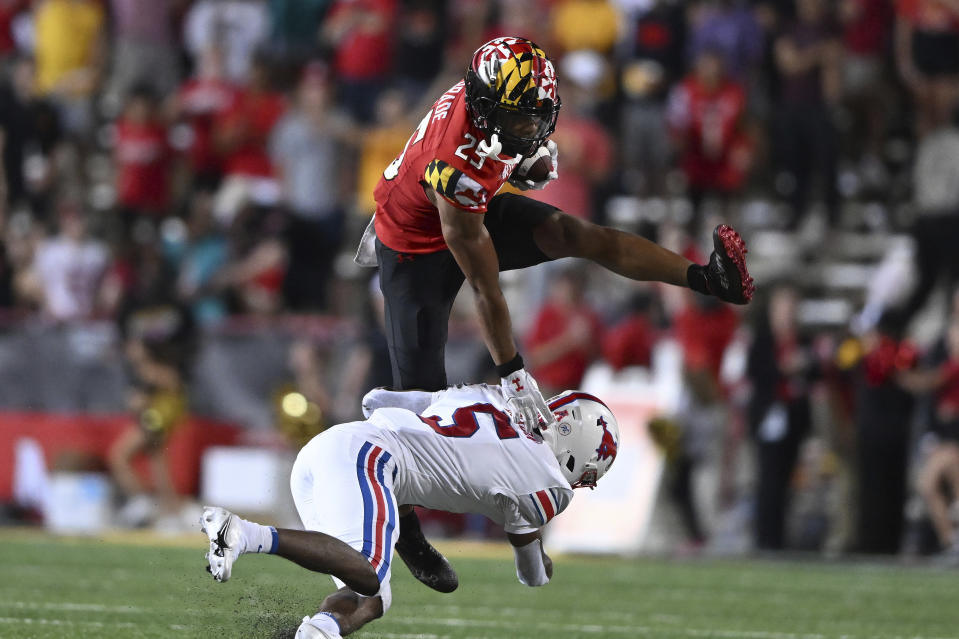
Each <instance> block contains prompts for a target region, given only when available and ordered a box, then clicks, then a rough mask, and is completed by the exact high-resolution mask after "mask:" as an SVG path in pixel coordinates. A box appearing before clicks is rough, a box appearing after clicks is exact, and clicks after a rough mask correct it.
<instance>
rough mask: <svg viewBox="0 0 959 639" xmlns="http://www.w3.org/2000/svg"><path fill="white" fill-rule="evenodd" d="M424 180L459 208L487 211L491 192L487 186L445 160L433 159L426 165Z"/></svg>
mask: <svg viewBox="0 0 959 639" xmlns="http://www.w3.org/2000/svg"><path fill="white" fill-rule="evenodd" d="M423 182H424V183H425V184H428V185H429V186H431V187H432V188H433V190H434V191H436V194H437V195H439V196H440V197H441V198H443V199H444V200H446V201H447V202H449V203H450V204H452V205H453V206H455V207H456V208H458V209H463V210H465V211H471V212H473V213H486V205H487V201H488V200H489V193H488V192H487V190H486V188H485V187H484V186H483V185H482V184H480V183H479V182H477V181H476V180H474V179H473V178H471V177H470V176H468V175H466V174H465V173H463V172H462V171H460V170H459V169H457V168H456V167H454V166H452V165H450V164H447V163H446V162H444V161H443V160H433V161H432V162H430V163H429V164H428V165H427V166H426V171H425V172H424V173H423Z"/></svg>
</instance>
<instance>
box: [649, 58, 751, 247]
mask: <svg viewBox="0 0 959 639" xmlns="http://www.w3.org/2000/svg"><path fill="white" fill-rule="evenodd" d="M745 110H746V94H745V92H744V91H743V88H742V87H741V86H740V85H739V84H738V83H736V82H734V81H733V80H731V79H730V78H729V77H727V75H726V71H725V69H724V66H723V59H722V57H721V56H720V54H719V53H718V52H716V51H714V50H710V49H706V50H704V51H702V52H701V53H700V54H699V56H698V57H697V58H696V66H695V69H694V71H693V73H691V74H690V75H688V76H687V77H686V78H685V79H684V80H683V81H682V83H680V84H679V86H677V87H676V88H675V89H674V90H673V93H672V95H671V96H670V100H669V106H668V110H667V119H668V121H669V126H670V130H671V132H672V134H673V139H674V140H675V142H676V145H677V147H678V148H679V151H680V154H681V160H680V163H681V164H682V168H683V173H685V175H686V181H687V183H688V186H689V195H690V198H691V199H692V202H693V207H694V218H693V222H692V227H691V229H692V231H693V233H697V232H698V231H699V227H700V222H701V219H700V215H701V207H702V203H703V200H704V199H705V197H706V196H716V197H719V198H720V199H721V200H723V201H726V200H728V199H729V198H730V197H731V196H733V195H735V194H736V193H738V192H739V191H740V189H741V188H742V186H743V183H744V182H745V180H746V174H747V172H748V171H749V166H750V164H751V161H752V157H751V150H750V145H749V142H748V139H747V137H746V135H745V134H744V133H743V131H742V127H741V123H742V118H743V114H744V113H745Z"/></svg>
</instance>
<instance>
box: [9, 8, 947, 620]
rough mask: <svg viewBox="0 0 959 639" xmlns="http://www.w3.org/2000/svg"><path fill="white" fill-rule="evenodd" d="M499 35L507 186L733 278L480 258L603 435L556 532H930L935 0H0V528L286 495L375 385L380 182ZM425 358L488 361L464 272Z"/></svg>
mask: <svg viewBox="0 0 959 639" xmlns="http://www.w3.org/2000/svg"><path fill="white" fill-rule="evenodd" d="M503 34H509V35H522V36H525V37H528V38H530V39H532V40H534V41H536V42H537V43H539V44H540V45H542V46H543V47H544V48H545V50H546V51H547V52H548V53H549V54H550V55H551V56H552V57H553V58H554V60H556V62H557V65H558V66H557V68H558V72H559V77H560V93H561V96H562V99H563V109H562V112H561V114H560V118H559V124H558V127H557V130H556V133H555V136H554V139H555V140H556V141H557V143H558V144H559V148H560V170H559V174H560V177H559V179H558V180H556V181H555V182H554V183H552V184H551V185H550V186H549V188H547V189H546V190H544V191H541V192H536V193H535V194H534V197H537V198H540V199H543V200H544V201H547V202H552V203H557V204H558V205H561V206H562V208H563V209H564V210H566V211H567V212H569V213H571V214H573V215H577V216H581V217H584V218H588V219H592V220H595V221H599V222H602V223H605V224H609V225H613V226H617V227H620V228H624V229H629V230H632V231H634V232H639V233H642V234H644V235H646V236H648V237H650V238H653V239H655V240H656V241H658V242H660V243H662V244H664V245H666V246H668V247H670V248H673V249H674V250H677V251H680V252H683V253H685V254H686V255H688V256H689V257H691V258H693V259H698V260H700V261H702V260H703V258H704V256H705V255H707V254H708V247H709V243H708V238H709V232H710V230H711V229H712V228H713V226H714V225H715V224H716V223H718V222H720V221H722V222H728V223H731V224H732V225H734V226H735V227H736V228H737V229H738V230H739V231H740V232H741V233H742V234H743V236H744V238H745V239H746V241H747V243H748V245H749V246H750V249H751V250H750V254H749V260H750V261H749V266H750V270H751V271H752V273H753V275H754V276H755V278H756V282H757V286H758V288H759V295H758V299H757V300H756V301H755V302H754V303H753V304H752V305H750V306H749V307H748V308H745V309H740V308H732V307H729V306H724V305H719V304H714V303H712V302H711V301H710V300H709V299H706V298H703V297H697V296H694V295H693V294H691V293H690V292H689V291H685V290H679V289H675V288H669V287H665V286H653V285H643V284H637V283H631V282H627V281H625V280H622V279H616V278H614V277H612V276H609V275H608V274H606V273H605V272H600V271H595V270H593V269H591V268H589V267H588V266H586V265H584V264H581V263H557V264H552V265H545V266H543V267H540V268H537V269H530V270H528V271H524V272H519V273H517V272H512V273H508V274H504V276H503V280H504V288H505V290H506V293H507V297H508V300H509V302H510V308H511V311H512V316H513V320H514V326H515V328H516V330H517V334H518V338H519V340H520V344H521V350H522V351H523V352H524V354H525V356H526V360H527V362H528V363H529V364H530V367H531V369H532V373H533V375H534V376H535V377H536V379H537V380H538V381H539V383H540V385H541V386H542V387H543V389H544V392H545V393H546V394H547V395H548V394H549V393H551V392H554V391H558V390H560V389H564V388H571V387H585V388H586V389H588V390H590V391H592V392H595V393H597V394H599V395H601V396H603V397H604V398H609V399H610V401H611V402H613V403H614V404H615V405H616V406H615V407H614V408H615V409H616V411H617V414H620V421H621V423H623V428H624V443H625V446H624V450H623V451H622V452H621V460H620V461H619V463H618V464H617V465H616V466H614V468H613V471H612V472H611V474H610V477H611V479H608V480H605V481H604V486H603V487H602V488H601V489H600V490H599V491H597V492H596V493H594V494H591V495H588V496H583V498H582V499H580V498H578V499H577V501H576V502H574V508H573V509H572V510H571V512H570V513H569V514H568V515H567V516H565V517H564V518H560V520H558V521H557V523H556V525H555V530H553V531H551V543H552V544H553V545H554V547H558V548H560V549H566V550H575V551H594V552H601V553H609V552H617V553H624V554H627V555H635V554H638V553H643V552H656V553H665V554H667V555H677V556H683V557H686V556H691V555H699V554H724V555H730V554H731V555H744V554H745V555H748V554H750V553H752V552H755V551H806V552H809V553H811V554H812V555H813V556H814V555H815V554H817V553H819V554H823V555H827V556H830V557H833V556H837V555H838V556H841V555H846V554H853V553H854V554H857V555H858V554H861V553H867V554H884V555H905V556H909V557H918V556H925V555H931V556H934V557H935V558H936V559H935V561H940V560H941V561H946V562H948V561H950V559H956V558H957V556H959V553H957V550H956V548H957V545H956V543H957V539H959V537H957V536H956V533H955V532H954V531H955V528H956V520H957V517H959V513H957V508H956V506H955V504H956V503H957V498H959V447H957V444H956V441H957V440H959V372H957V371H959V297H957V296H956V295H955V289H954V287H955V284H956V274H957V272H959V254H957V252H956V250H957V249H956V247H957V246H959V128H957V127H959V120H957V117H956V115H957V105H959V102H957V96H959V2H956V1H955V0H899V1H898V2H897V1H894V0H838V1H836V2H827V1H826V0H795V1H791V0H750V1H747V0H690V1H688V2H679V1H670V0H529V1H522V2H508V1H506V0H458V1H456V2H444V1H443V0H192V1H191V0H34V1H32V2H31V1H26V0H0V69H2V82H0V84H2V87H0V133H2V135H0V141H2V146H3V168H4V171H3V174H2V177H3V197H2V199H0V207H2V208H0V233H2V244H0V524H9V525H11V526H12V525H28V526H46V527H47V528H49V529H51V530H52V531H54V532H65V533H76V532H84V533H93V534H101V533H102V531H104V530H105V529H110V528H116V527H120V528H142V527H150V528H153V529H155V530H157V531H159V532H171V533H176V532H184V531H189V530H192V526H194V522H195V517H196V504H197V503H198V501H201V500H202V501H216V502H218V503H221V504H222V505H225V506H229V507H232V508H234V509H237V510H239V511H240V512H244V513H248V514H251V515H256V516H260V517H261V518H264V519H267V520H272V521H274V522H277V523H281V524H286V525H291V524H295V523H296V522H295V519H294V517H295V515H294V513H293V511H292V509H291V504H290V501H289V497H288V494H287V493H288V490H287V483H286V482H287V473H288V469H289V465H290V464H291V463H292V458H293V456H294V455H295V452H296V450H297V449H298V446H299V445H300V444H302V443H303V442H304V441H306V440H307V439H308V438H309V437H310V436H312V435H313V434H315V433H316V432H319V431H320V430H321V429H323V428H325V427H327V426H329V425H330V424H334V423H338V422H343V421H349V420H352V419H355V418H357V417H358V416H359V398H360V397H361V396H362V394H363V393H364V392H365V391H366V390H368V389H369V388H371V387H373V386H378V385H386V384H389V382H390V373H389V363H388V355H387V353H386V345H385V339H384V337H383V335H382V332H381V330H380V326H381V317H380V313H381V301H380V300H379V297H378V287H377V284H376V281H375V277H374V273H373V272H371V271H369V270H364V269H360V268H359V267H356V266H355V265H354V264H353V261H352V255H353V251H354V248H355V245H356V243H357V241H358V239H359V235H360V233H361V231H362V229H363V228H364V226H365V225H366V223H367V222H368V220H369V216H370V214H371V212H372V210H373V202H372V191H373V186H374V184H375V183H376V180H377V179H378V178H379V175H380V174H381V172H382V170H383V168H384V167H385V166H386V165H387V164H388V163H389V162H390V161H391V160H392V158H393V157H394V156H395V155H396V154H397V153H398V152H399V151H400V150H402V148H403V145H404V144H405V143H406V140H407V138H408V136H409V134H410V132H411V131H412V129H413V127H414V126H415V124H416V122H417V121H418V120H419V119H420V117H421V115H422V113H424V112H425V111H426V109H428V108H429V106H430V104H431V103H432V102H433V101H434V100H435V98H436V97H437V96H438V95H439V94H440V93H441V92H442V91H444V90H445V89H446V88H448V87H449V86H451V85H452V84H453V83H455V82H456V81H457V79H458V78H460V77H461V75H462V73H463V71H464V69H465V67H466V64H467V62H468V60H469V57H470V55H471V53H472V51H473V50H474V49H475V48H476V47H477V46H479V45H480V44H482V43H483V42H485V41H486V40H488V39H490V38H492V37H495V36H497V35H503ZM448 370H449V372H450V379H451V381H454V382H458V381H481V380H490V379H491V377H494V378H495V374H494V373H493V370H492V362H491V361H490V360H489V357H488V355H487V353H486V350H485V348H484V346H483V344H482V342H481V340H480V338H479V334H478V328H477V324H476V321H475V318H474V313H473V310H472V308H471V300H470V299H469V295H468V293H467V294H464V295H462V296H461V299H460V300H458V302H457V306H456V309H455V310H454V316H453V319H452V323H451V330H450V343H449V348H448ZM493 381H495V380H493ZM421 518H422V519H423V520H424V522H425V523H424V525H425V526H426V527H427V530H428V534H429V535H430V536H431V537H433V538H436V537H454V538H461V537H466V538H472V539H487V538H493V539H496V538H497V533H496V532H495V531H493V530H492V529H491V528H490V527H489V526H488V525H487V523H488V522H486V521H485V520H484V519H482V518H473V517H463V516H451V515H446V514H442V513H422V514H421ZM597 522H601V523H600V525H601V531H602V534H598V533H597V529H596V525H597ZM586 523H588V524H589V525H588V526H587V525H586ZM950 548H951V549H950ZM724 636H727V635H724ZM729 636H731V635H729Z"/></svg>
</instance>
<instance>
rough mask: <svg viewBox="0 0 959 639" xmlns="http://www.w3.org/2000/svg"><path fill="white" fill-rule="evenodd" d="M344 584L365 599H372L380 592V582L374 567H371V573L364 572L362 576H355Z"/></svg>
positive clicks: (344, 580)
mask: <svg viewBox="0 0 959 639" xmlns="http://www.w3.org/2000/svg"><path fill="white" fill-rule="evenodd" d="M343 582H344V583H345V584H346V585H348V586H349V587H350V588H352V589H353V590H355V591H356V592H358V593H359V594H361V595H363V596H365V597H372V596H373V595H375V594H376V593H378V592H379V591H380V580H379V579H378V578H377V577H376V571H375V570H374V569H373V566H369V571H365V570H364V571H363V573H361V574H356V575H353V576H352V578H351V579H350V580H349V581H347V580H346V579H343Z"/></svg>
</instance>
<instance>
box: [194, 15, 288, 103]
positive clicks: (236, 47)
mask: <svg viewBox="0 0 959 639" xmlns="http://www.w3.org/2000/svg"><path fill="white" fill-rule="evenodd" d="M269 33H270V16H269V12H268V11H267V7H266V4H265V3H264V2H263V1H262V0H199V2H196V3H194V4H193V6H191V7H190V10H189V12H188V13H187V15H186V19H185V20H184V23H183V43H184V45H185V46H186V49H187V51H189V52H190V55H192V56H193V58H194V59H196V58H198V57H199V55H200V54H201V53H202V52H203V50H204V49H207V48H209V47H210V46H211V45H215V46H217V47H219V48H220V49H221V50H222V51H223V54H224V59H225V63H226V75H227V78H228V79H229V80H230V81H232V82H236V83H238V84H242V83H244V82H245V81H246V79H247V77H248V76H249V74H250V63H251V62H252V59H253V53H254V51H256V50H257V49H258V48H260V46H261V45H262V44H264V43H266V40H267V37H268V36H269Z"/></svg>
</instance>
